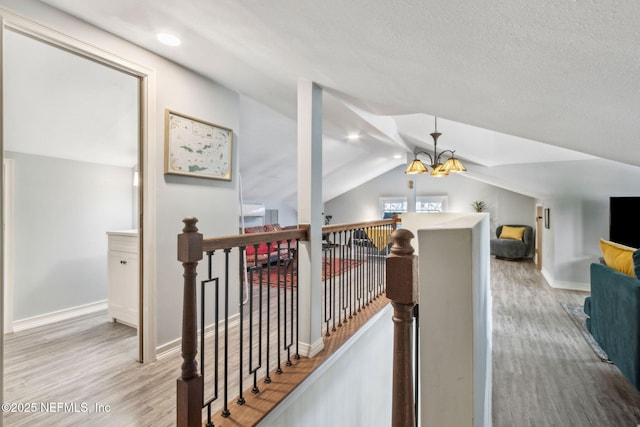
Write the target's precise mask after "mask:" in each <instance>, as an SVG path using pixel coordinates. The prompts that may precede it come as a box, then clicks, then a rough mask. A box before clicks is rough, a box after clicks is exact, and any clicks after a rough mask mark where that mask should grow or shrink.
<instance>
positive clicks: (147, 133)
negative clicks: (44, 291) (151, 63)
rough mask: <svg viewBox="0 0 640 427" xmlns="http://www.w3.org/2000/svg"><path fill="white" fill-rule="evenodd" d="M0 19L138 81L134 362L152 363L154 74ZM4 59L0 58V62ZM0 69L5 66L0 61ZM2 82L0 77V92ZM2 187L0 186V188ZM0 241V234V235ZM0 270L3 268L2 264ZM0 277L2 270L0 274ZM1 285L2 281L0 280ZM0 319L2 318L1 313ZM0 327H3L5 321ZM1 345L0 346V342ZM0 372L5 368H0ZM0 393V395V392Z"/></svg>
mask: <svg viewBox="0 0 640 427" xmlns="http://www.w3.org/2000/svg"><path fill="white" fill-rule="evenodd" d="M0 23H1V24H2V30H1V32H2V36H0V37H1V39H0V41H2V39H4V32H5V31H7V30H10V31H14V32H17V33H20V34H22V35H25V36H27V37H31V38H34V39H36V40H39V41H42V42H44V43H48V44H50V45H52V46H55V47H57V48H61V49H64V50H66V51H68V52H71V53H74V54H76V55H79V56H81V57H83V58H86V59H89V60H92V61H95V62H97V63H100V64H102V65H105V66H108V67H111V68H113V69H116V70H118V71H121V72H124V73H127V74H129V75H132V76H134V77H136V78H137V79H138V81H139V106H140V112H139V132H140V135H139V147H138V160H139V162H138V164H139V167H140V170H139V176H140V181H139V187H138V191H139V209H138V212H139V213H138V215H139V221H138V224H139V236H140V239H139V240H140V248H139V249H140V252H139V253H140V282H139V283H140V307H139V316H140V318H139V327H138V360H139V361H140V362H151V361H154V360H155V359H156V345H155V336H156V334H155V327H156V323H155V283H156V249H155V248H156V244H155V243H156V233H155V230H156V227H155V224H156V200H155V194H156V182H155V179H154V177H155V176H156V171H157V168H156V165H155V157H154V154H155V150H154V149H153V146H152V142H153V141H155V140H156V110H157V108H156V73H155V70H153V69H150V68H147V67H145V66H142V65H140V64H136V63H134V62H131V61H129V60H126V59H124V58H122V57H119V56H117V55H114V54H111V53H109V52H107V51H104V50H102V49H99V48H97V47H95V46H91V45H89V44H87V43H84V42H81V41H79V40H77V39H75V38H73V37H70V36H67V35H65V34H62V33H59V32H57V31H55V30H53V29H51V28H48V27H46V26H43V25H40V24H37V23H35V22H33V21H30V20H28V19H25V18H22V17H20V16H17V15H15V14H13V13H11V12H9V11H7V10H5V9H2V8H0ZM3 60H4V58H2V59H0V61H3ZM0 64H2V67H0V72H2V70H3V69H4V64H3V62H0ZM2 84H3V82H2V81H0V93H3V91H2ZM0 127H1V128H2V129H3V131H2V132H0V158H1V159H2V160H4V143H3V142H4V141H3V140H2V138H4V111H2V114H0ZM0 191H1V190H0ZM2 243H3V244H4V236H2ZM2 270H3V271H2V273H3V274H4V266H2ZM0 277H2V274H0ZM1 280H2V286H3V289H4V283H3V282H4V279H3V278H2V279H1ZM0 322H2V323H3V324H4V319H2V318H1V316H0ZM0 326H2V329H4V325H0ZM0 344H3V343H2V342H0ZM0 374H1V375H0V376H2V377H3V375H4V372H3V371H2V367H1V366H0ZM0 397H1V396H0Z"/></svg>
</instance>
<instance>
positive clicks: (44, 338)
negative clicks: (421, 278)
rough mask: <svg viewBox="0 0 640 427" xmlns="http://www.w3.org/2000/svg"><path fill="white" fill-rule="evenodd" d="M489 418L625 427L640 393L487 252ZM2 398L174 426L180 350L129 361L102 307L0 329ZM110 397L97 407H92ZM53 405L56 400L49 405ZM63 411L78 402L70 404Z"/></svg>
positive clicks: (543, 293) (45, 416) (527, 277)
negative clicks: (0, 342) (24, 327)
mask: <svg viewBox="0 0 640 427" xmlns="http://www.w3.org/2000/svg"><path fill="white" fill-rule="evenodd" d="M491 268H492V274H491V276H492V293H493V328H494V330H493V425H494V426H495V427H520V426H523V427H524V426H537V427H539V426H562V427H564V426H598V427H606V426H612V427H613V426H616V427H617V426H630V427H635V426H636V424H637V423H640V393H638V392H637V391H636V390H635V389H634V388H633V387H632V386H631V385H630V384H629V383H628V382H627V381H626V380H625V379H624V377H622V375H621V374H620V372H619V371H618V370H617V369H616V368H615V366H613V365H609V364H606V363H602V362H600V360H599V359H598V358H597V356H596V355H595V354H594V353H593V351H592V350H591V348H590V347H589V346H588V344H587V343H586V341H585V340H584V338H583V337H582V335H580V333H579V331H578V330H577V328H576V327H575V325H574V324H573V323H572V321H571V320H570V319H569V317H568V316H567V314H566V313H565V312H564V310H563V308H562V307H561V306H560V303H561V302H573V303H576V304H580V303H582V301H583V299H584V297H585V296H586V294H585V293H581V292H573V291H563V290H554V289H551V288H549V286H548V285H547V284H546V283H545V281H544V279H543V278H542V276H541V275H540V273H539V272H538V271H537V270H535V267H534V266H533V265H532V264H529V263H519V262H509V261H500V260H492V266H491ZM5 339H6V342H5V402H9V403H18V402H21V403H30V402H36V403H38V404H39V403H40V402H49V403H51V404H52V403H57V402H61V403H63V404H65V403H66V404H73V403H75V404H76V406H77V408H76V409H77V410H79V411H82V410H83V406H82V405H83V404H86V405H87V410H88V411H89V412H91V414H86V413H83V412H80V413H69V412H58V413H33V414H28V413H5V418H4V421H5V426H9V427H13V426H23V425H25V426H26V425H29V426H33V425H53V426H78V425H92V426H154V427H155V426H160V427H162V426H173V425H175V381H176V379H177V378H178V376H179V375H180V363H181V359H180V355H179V354H176V355H175V356H173V357H170V358H167V359H163V360H160V361H158V362H154V363H151V364H144V365H143V364H139V363H137V362H135V360H134V359H135V333H134V331H133V329H131V328H128V327H126V326H123V325H120V324H112V323H109V322H107V317H106V314H99V315H93V316H85V317H84V318H82V319H75V320H73V321H65V322H60V323H57V324H55V325H49V326H45V327H42V328H38V329H33V330H29V331H24V332H20V333H16V334H11V335H7V336H6V337H5ZM96 404H102V405H110V411H109V412H102V413H99V412H96V408H95V405H96ZM53 406H54V407H56V405H53ZM67 409H74V408H73V407H68V408H67Z"/></svg>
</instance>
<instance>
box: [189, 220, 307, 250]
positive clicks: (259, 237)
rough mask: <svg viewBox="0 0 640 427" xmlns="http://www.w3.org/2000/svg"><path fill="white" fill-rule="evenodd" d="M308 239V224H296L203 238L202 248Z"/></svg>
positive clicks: (214, 248)
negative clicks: (291, 226)
mask: <svg viewBox="0 0 640 427" xmlns="http://www.w3.org/2000/svg"><path fill="white" fill-rule="evenodd" d="M296 239H298V240H309V226H308V225H306V224H300V225H298V228H292V229H288V230H280V231H264V232H260V233H247V234H239V235H234V236H221V237H212V238H208V239H204V240H203V242H202V248H203V251H204V252H208V251H214V250H218V249H227V248H239V247H246V246H251V245H259V244H260V243H270V242H280V241H282V240H296Z"/></svg>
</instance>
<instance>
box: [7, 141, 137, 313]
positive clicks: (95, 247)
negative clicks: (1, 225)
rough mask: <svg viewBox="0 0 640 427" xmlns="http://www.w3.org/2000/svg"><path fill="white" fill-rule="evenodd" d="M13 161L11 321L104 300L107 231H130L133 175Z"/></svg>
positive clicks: (63, 163) (51, 161)
mask: <svg viewBox="0 0 640 427" xmlns="http://www.w3.org/2000/svg"><path fill="white" fill-rule="evenodd" d="M5 154H6V157H7V158H11V159H14V173H15V175H14V182H15V187H14V194H15V200H14V202H13V210H14V217H15V224H14V237H15V242H14V281H15V288H14V304H15V305H14V320H21V319H25V318H29V317H33V316H37V315H42V314H47V313H50V312H54V311H58V310H63V309H67V308H72V307H76V306H80V305H85V304H90V303H93V302H96V301H103V300H106V299H107V236H106V234H105V232H106V231H108V230H122V229H130V228H131V225H132V224H131V212H132V209H133V207H132V197H131V188H132V185H133V181H132V176H131V169H129V168H125V167H116V166H106V165H99V164H95V163H86V162H77V161H72V160H64V159H55V158H52V157H43V156H35V155H30V154H22V153H5Z"/></svg>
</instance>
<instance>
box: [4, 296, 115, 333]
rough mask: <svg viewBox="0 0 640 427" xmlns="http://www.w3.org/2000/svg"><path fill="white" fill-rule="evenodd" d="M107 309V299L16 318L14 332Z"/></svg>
mask: <svg viewBox="0 0 640 427" xmlns="http://www.w3.org/2000/svg"><path fill="white" fill-rule="evenodd" d="M103 310H104V311H106V310H107V300H103V301H97V302H93V303H91V304H85V305H79V306H77V307H71V308H65V309H64V310H59V311H53V312H51V313H46V314H41V315H38V316H33V317H28V318H26V319H20V320H15V321H14V322H13V328H12V329H13V332H20V331H24V330H27V329H32V328H37V327H38V326H44V325H48V324H50V323H55V322H60V321H61V320H68V319H73V318H74V317H78V316H84V315H85V314H93V313H97V312H99V311H103Z"/></svg>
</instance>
